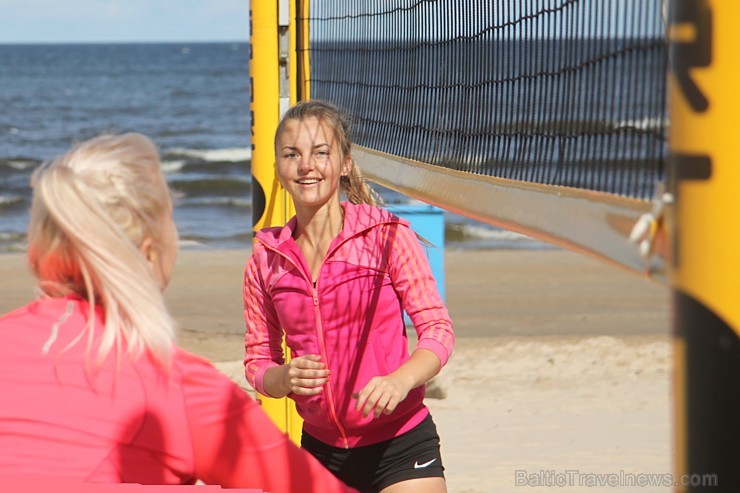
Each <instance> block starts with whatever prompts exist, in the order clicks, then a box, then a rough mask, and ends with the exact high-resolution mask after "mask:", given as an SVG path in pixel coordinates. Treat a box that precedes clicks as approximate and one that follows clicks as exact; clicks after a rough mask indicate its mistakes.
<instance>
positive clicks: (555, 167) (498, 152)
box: [296, 0, 668, 271]
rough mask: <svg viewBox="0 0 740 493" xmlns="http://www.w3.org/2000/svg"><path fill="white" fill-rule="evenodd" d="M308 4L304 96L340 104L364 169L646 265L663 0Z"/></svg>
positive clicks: (661, 141) (659, 151)
mask: <svg viewBox="0 0 740 493" xmlns="http://www.w3.org/2000/svg"><path fill="white" fill-rule="evenodd" d="M301 4H302V7H301V10H300V11H299V12H297V18H298V23H297V24H298V26H299V28H300V31H301V32H300V34H299V36H298V40H297V45H296V52H297V55H298V56H297V59H298V60H299V64H300V66H299V68H298V75H299V78H300V79H301V80H300V81H299V83H301V82H302V86H301V87H302V92H303V94H302V95H301V97H302V99H308V98H311V99H325V100H328V101H331V102H333V103H335V104H337V105H338V106H340V107H341V108H343V109H345V110H346V111H347V113H348V114H349V115H350V117H351V121H352V124H353V125H352V134H353V135H352V138H353V141H354V142H355V143H356V144H357V145H358V149H357V152H355V158H356V160H357V161H358V163H359V164H360V166H361V168H362V169H363V170H364V171H365V173H366V175H368V177H369V178H371V179H372V180H373V181H376V182H378V183H380V184H381V185H383V186H386V187H388V188H391V189H394V190H397V191H399V192H402V193H404V194H406V195H409V196H411V197H414V198H418V199H421V200H424V201H426V202H428V203H431V204H434V205H437V206H439V207H442V208H444V209H447V210H450V211H453V212H456V213H459V214H462V215H465V216H468V217H472V218H474V219H477V220H480V221H484V222H486V223H489V224H493V225H496V226H501V227H504V228H506V229H509V230H513V231H517V232H520V233H524V234H527V235H529V236H532V237H535V238H539V239H542V240H545V241H548V242H551V243H554V244H558V245H560V246H565V247H568V248H571V249H574V250H579V251H582V252H585V253H590V254H593V255H596V256H599V257H602V258H605V259H607V260H611V261H615V262H617V263H619V264H622V265H624V266H627V267H629V268H632V269H635V270H638V271H644V270H645V269H646V264H645V259H643V258H642V257H641V256H640V254H639V252H638V251H637V248H636V247H635V246H634V245H632V244H630V243H629V242H628V241H627V237H628V236H629V230H630V229H631V227H632V226H633V225H634V223H635V221H636V220H637V218H638V217H639V216H640V215H641V214H643V213H645V212H646V211H647V210H649V209H650V207H651V201H652V199H653V198H654V197H655V194H656V185H657V184H658V183H660V182H661V181H662V179H663V173H664V159H665V152H666V151H665V148H666V135H665V134H666V70H667V59H668V50H667V42H666V32H665V23H664V15H663V12H662V9H661V6H662V3H661V2H660V1H649V0H630V1H625V0H604V1H599V2H593V1H585V0H584V1H578V0H528V1H527V0H522V1H516V2H514V1H501V2H489V1H488V0H485V1H484V0H479V1H467V0H438V1H429V0H406V1H394V2H391V1H388V0H374V1H365V2H344V1H341V0H312V1H306V2H301ZM654 267H655V266H653V267H647V268H649V269H653V270H654Z"/></svg>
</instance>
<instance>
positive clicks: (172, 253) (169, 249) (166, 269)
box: [154, 205, 180, 291]
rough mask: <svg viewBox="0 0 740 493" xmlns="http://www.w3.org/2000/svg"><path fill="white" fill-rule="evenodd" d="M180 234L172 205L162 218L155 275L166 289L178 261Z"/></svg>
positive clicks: (160, 284)
mask: <svg viewBox="0 0 740 493" xmlns="http://www.w3.org/2000/svg"><path fill="white" fill-rule="evenodd" d="M179 241H180V235H179V234H178V233H177V227H176V226H175V220H174V218H173V216H172V206H171V205H170V207H169V210H168V211H167V212H166V213H165V215H164V217H163V218H162V229H161V230H160V239H159V242H160V243H159V245H160V246H159V249H158V250H159V254H158V255H157V256H156V257H155V259H156V260H155V265H154V275H155V276H156V277H157V281H158V282H159V286H160V288H161V289H162V290H163V291H164V289H165V288H166V287H167V285H168V284H169V283H170V279H171V278H172V271H173V270H174V269H175V262H176V261H177V251H178V244H179Z"/></svg>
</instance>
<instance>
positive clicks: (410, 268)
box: [387, 225, 455, 367]
mask: <svg viewBox="0 0 740 493" xmlns="http://www.w3.org/2000/svg"><path fill="white" fill-rule="evenodd" d="M387 241H388V242H389V244H390V248H391V249H392V251H393V254H392V255H391V261H390V264H391V278H392V280H393V286H394V287H395V289H396V292H397V293H398V294H399V296H400V297H401V303H402V306H403V309H404V310H405V311H406V313H407V314H408V316H409V318H410V319H411V322H412V323H413V324H414V329H415V330H416V333H417V334H418V343H417V345H416V347H417V348H422V349H428V350H429V351H432V352H433V353H434V354H436V355H437V357H439V361H440V364H441V365H440V367H442V366H444V365H445V364H446V363H447V360H448V359H449V358H450V355H451V354H452V349H453V347H454V345H455V335H454V333H453V331H452V321H451V320H450V315H449V313H448V312H447V308H446V307H445V305H444V302H443V301H442V297H441V296H440V294H439V290H438V289H437V282H436V281H435V280H434V276H433V275H432V268H431V266H430V265H429V260H428V259H427V256H426V253H425V252H424V250H423V249H422V246H421V243H420V242H419V239H418V238H417V237H416V234H415V233H414V231H413V230H411V229H410V228H409V227H407V226H405V225H398V226H393V227H391V228H389V231H388V237H387Z"/></svg>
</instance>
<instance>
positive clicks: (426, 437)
mask: <svg viewBox="0 0 740 493" xmlns="http://www.w3.org/2000/svg"><path fill="white" fill-rule="evenodd" d="M301 446H302V447H303V448H304V449H306V450H307V451H308V452H310V453H311V454H312V455H313V456H314V457H316V458H317V459H318V460H319V462H321V463H322V464H323V465H324V467H326V468H327V469H329V470H330V471H331V472H332V473H334V475H335V476H336V477H338V478H339V479H341V480H342V481H344V482H345V483H347V484H348V485H349V486H352V487H353V488H356V489H358V490H360V491H361V492H362V493H377V492H378V491H381V490H382V489H383V488H387V487H388V486H390V485H392V484H396V483H400V482H401V481H406V480H408V479H417V478H444V469H445V468H444V466H443V465H442V455H441V454H440V450H439V435H438V434H437V427H436V426H435V425H434V421H432V416H431V415H429V416H427V417H426V418H424V421H422V422H421V423H419V425H418V426H416V427H415V428H414V429H412V430H410V431H408V432H406V433H404V434H403V435H400V436H397V437H395V438H392V439H390V440H388V441H385V442H380V443H374V444H372V445H365V446H362V447H355V448H350V449H343V448H339V447H332V446H331V445H327V444H325V443H324V442H322V441H320V440H318V439H316V438H314V437H312V436H311V435H309V434H308V433H306V432H305V430H304V431H303V436H302V437H301Z"/></svg>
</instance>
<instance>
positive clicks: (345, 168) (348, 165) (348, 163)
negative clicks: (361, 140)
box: [342, 156, 352, 176]
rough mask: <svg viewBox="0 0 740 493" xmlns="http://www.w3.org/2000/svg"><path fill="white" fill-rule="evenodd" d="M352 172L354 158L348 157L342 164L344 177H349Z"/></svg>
mask: <svg viewBox="0 0 740 493" xmlns="http://www.w3.org/2000/svg"><path fill="white" fill-rule="evenodd" d="M350 171H352V158H351V157H350V156H346V157H345V158H344V162H343V163H342V176H349V173H350Z"/></svg>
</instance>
